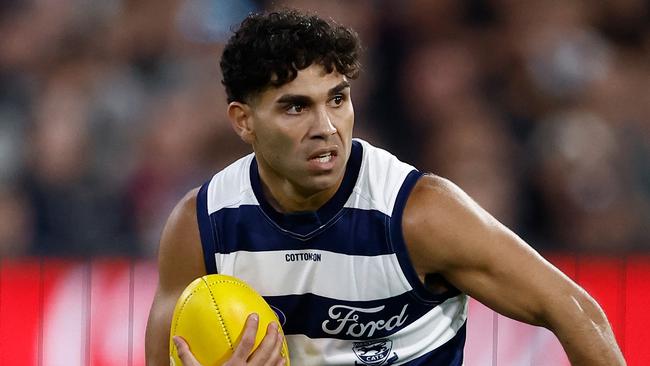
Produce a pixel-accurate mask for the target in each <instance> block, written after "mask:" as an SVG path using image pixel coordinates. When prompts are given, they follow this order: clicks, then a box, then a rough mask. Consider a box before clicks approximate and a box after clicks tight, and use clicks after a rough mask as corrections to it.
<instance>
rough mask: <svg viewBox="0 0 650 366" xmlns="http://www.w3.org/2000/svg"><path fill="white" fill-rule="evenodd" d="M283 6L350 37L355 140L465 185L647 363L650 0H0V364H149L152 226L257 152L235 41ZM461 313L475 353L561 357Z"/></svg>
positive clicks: (522, 330) (482, 361) (519, 360)
mask: <svg viewBox="0 0 650 366" xmlns="http://www.w3.org/2000/svg"><path fill="white" fill-rule="evenodd" d="M283 6H288V7H297V8H301V9H308V10H311V11H315V12H317V13H319V14H321V15H323V16H329V17H332V18H334V19H336V20H337V21H339V22H340V23H343V24H346V25H350V26H352V27H353V28H355V29H356V30H357V31H358V32H359V33H360V35H361V38H362V40H363V42H364V45H365V48H366V49H365V53H364V56H363V60H362V62H363V65H364V71H363V73H362V75H361V77H360V78H359V80H357V81H355V82H354V84H353V98H354V102H355V109H356V113H357V116H356V127H355V128H356V136H358V137H362V138H365V139H368V140H370V141H372V142H373V143H375V144H376V145H379V146H383V147H385V148H388V149H389V150H391V151H392V152H394V153H395V154H397V155H398V156H399V157H401V158H402V159H403V160H405V161H407V162H409V163H412V164H414V165H416V166H418V167H419V168H420V169H421V170H426V171H432V172H435V173H437V174H440V175H442V176H445V177H448V178H450V179H452V180H453V181H455V182H456V183H457V184H458V185H460V186H461V187H462V188H463V189H465V190H466V191H467V192H468V193H469V194H470V195H472V196H473V197H474V198H475V199H476V200H477V201H478V202H479V203H480V204H481V205H483V206H484V207H485V208H486V209H487V210H488V211H490V212H492V213H493V214H494V215H495V216H496V217H497V218H499V219H500V220H501V221H502V222H504V223H505V224H507V225H508V226H510V227H511V228H513V229H514V230H515V231H516V232H517V233H519V234H520V235H521V236H522V237H523V238H524V239H526V240H527V241H528V242H529V243H530V244H531V245H533V246H534V247H535V248H536V249H538V250H539V251H541V252H542V253H544V254H545V255H547V256H548V257H549V258H550V259H551V260H552V261H553V262H554V263H556V264H557V265H558V266H560V267H561V268H562V269H564V270H565V271H566V272H567V274H569V275H570V276H571V277H573V278H574V279H576V280H577V281H578V282H580V283H581V284H583V285H584V286H585V287H586V288H587V289H588V290H589V291H590V292H592V293H593V294H594V295H595V296H596V297H597V299H598V300H599V301H600V302H601V304H602V305H603V307H604V308H605V310H606V311H607V313H608V316H609V318H610V320H611V321H612V323H613V325H614V330H615V332H616V335H617V337H618V339H619V342H621V346H622V348H623V350H624V352H625V354H626V356H627V358H628V362H629V363H630V365H648V364H650V339H648V338H649V337H648V330H647V329H648V328H649V327H650V315H648V309H650V283H649V282H650V2H648V1H647V0H601V1H598V2H595V1H586V0H570V1H563V0H545V1H532V0H463V1H459V0H435V1H433V0H431V1H429V0H405V1H397V0H350V1H323V0H293V1H292V0H286V1H263V0H257V1H254V0H237V1H236V0H232V1H229V0H3V1H0V259H1V260H0V364H2V365H91V364H92V365H124V364H129V365H142V364H143V337H144V323H145V322H146V315H147V312H148V307H149V305H150V302H151V296H152V294H153V291H154V288H155V282H156V272H155V271H156V269H155V254H156V248H157V244H158V238H159V235H160V232H161V229H162V225H163V224H164V221H165V219H166V217H167V216H168V214H169V212H170V211H171V208H172V207H173V205H174V204H175V202H176V201H177V200H178V199H179V198H180V197H182V195H183V194H184V193H185V192H186V191H187V190H189V189H191V188H192V187H195V186H198V185H199V184H201V183H202V182H204V181H205V180H207V179H208V178H209V177H210V176H211V175H212V174H213V173H214V172H215V171H217V170H219V169H221V168H223V167H225V166H226V165H227V164H228V163H229V162H232V161H234V160H235V159H236V158H237V157H239V156H240V155H242V154H245V153H247V152H248V151H249V149H248V147H247V146H246V145H244V144H243V143H241V142H240V141H239V139H238V138H237V137H236V136H235V135H234V134H233V133H232V132H231V130H230V126H229V124H228V122H227V121H226V119H225V112H224V111H225V107H226V101H225V95H224V93H223V90H222V87H221V84H220V75H219V69H218V59H219V55H220V51H221V49H222V46H223V43H224V42H225V40H226V39H227V38H228V36H229V34H230V29H231V28H232V26H233V25H235V24H237V23H238V22H239V21H241V19H242V18H243V17H244V16H245V15H246V14H247V13H249V12H251V11H258V10H265V9H273V8H275V7H283ZM471 311H472V313H473V314H475V316H473V317H471V318H470V323H469V325H470V328H469V332H470V335H469V339H468V347H467V351H468V359H467V365H469V366H472V365H497V364H499V365H559V364H562V363H565V364H566V359H565V358H563V357H564V356H563V354H562V352H561V350H560V349H559V348H558V345H557V342H555V341H554V340H553V339H552V337H550V336H549V334H548V332H546V331H543V330H539V329H537V328H532V327H528V326H523V325H520V324H518V323H516V322H513V321H510V320H508V319H505V318H502V317H500V316H496V315H495V314H493V313H492V312H490V311H488V310H486V309H485V308H482V307H481V306H480V305H478V304H475V303H474V304H472V310H471Z"/></svg>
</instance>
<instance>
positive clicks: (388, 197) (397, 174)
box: [345, 139, 415, 216]
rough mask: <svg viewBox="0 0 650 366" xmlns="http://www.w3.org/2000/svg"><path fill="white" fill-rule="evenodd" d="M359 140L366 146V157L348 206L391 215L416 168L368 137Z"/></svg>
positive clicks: (364, 148)
mask: <svg viewBox="0 0 650 366" xmlns="http://www.w3.org/2000/svg"><path fill="white" fill-rule="evenodd" d="M355 140H356V141H358V142H359V143H361V145H362V146H363V161H362V163H361V168H360V169H359V178H358V179H357V184H356V185H355V187H354V193H353V194H352V195H350V198H348V201H347V202H346V203H345V207H349V208H359V209H365V210H377V211H379V212H381V213H383V214H385V215H387V216H391V215H392V214H393V206H394V205H395V199H396V198H397V194H398V193H399V190H400V188H401V187H402V183H404V179H405V178H406V176H407V175H408V174H409V173H410V172H411V171H412V170H413V169H415V168H413V167H412V166H410V165H408V164H406V163H403V162H401V161H399V160H398V159H397V158H396V157H395V156H394V155H392V154H390V153H389V152H387V151H385V150H382V149H379V148H376V147H374V146H372V145H370V144H369V143H367V142H366V141H363V140H361V139H355Z"/></svg>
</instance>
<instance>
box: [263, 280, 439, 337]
mask: <svg viewBox="0 0 650 366" xmlns="http://www.w3.org/2000/svg"><path fill="white" fill-rule="evenodd" d="M265 300H266V301H267V302H268V303H269V304H270V305H271V306H273V307H275V308H276V309H279V310H281V311H282V313H283V314H284V317H285V318H286V322H285V324H283V325H282V329H283V330H284V332H285V334H304V335H306V336H308V337H310V338H334V339H349V340H360V339H363V340H366V339H374V338H382V337H387V336H389V335H391V334H393V333H395V332H397V331H399V330H400V329H402V328H404V327H406V326H408V325H409V324H411V323H413V322H414V321H416V320H417V319H419V318H420V317H422V316H423V315H424V314H426V313H427V312H429V311H430V310H431V309H433V308H434V307H435V306H434V305H432V304H423V303H421V302H418V301H413V298H412V296H411V295H410V294H409V293H408V292H407V293H404V294H401V295H398V296H395V297H391V298H386V299H380V300H372V301H344V300H337V299H331V298H327V297H322V296H318V295H314V294H303V295H287V296H267V297H265ZM355 309H357V310H355ZM364 309H366V310H364Z"/></svg>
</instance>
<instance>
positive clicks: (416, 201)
mask: <svg viewBox="0 0 650 366" xmlns="http://www.w3.org/2000/svg"><path fill="white" fill-rule="evenodd" d="M413 195H415V197H411V198H410V199H409V202H408V203H407V207H406V211H405V220H404V231H405V232H404V235H405V239H406V240H407V243H408V245H409V248H410V251H411V254H412V258H413V262H414V264H415V266H416V268H417V269H418V270H419V271H422V272H436V273H440V274H442V275H443V276H444V277H445V278H446V279H447V280H448V281H449V282H450V283H452V284H453V285H454V286H455V287H457V288H458V289H460V290H461V291H463V292H465V293H467V294H468V295H470V296H472V297H474V298H476V299H477V300H479V301H480V302H482V303H484V304H485V305H487V306H489V307H490V308H492V309H494V310H496V311H498V312H500V313H502V314H504V315H507V316H510V317H512V318H515V319H517V320H521V321H525V322H527V323H531V324H539V325H542V324H543V323H544V321H543V320H542V319H541V318H543V316H544V314H543V313H544V312H545V311H546V310H547V309H545V307H546V306H548V304H549V301H548V296H549V295H552V294H553V295H557V294H563V293H564V294H566V293H570V292H572V291H575V290H576V288H577V286H575V285H573V284H572V283H571V281H570V280H568V278H566V276H564V275H562V274H561V273H560V272H559V271H558V270H556V269H555V268H554V267H553V266H552V265H550V264H549V263H548V262H547V261H546V260H544V259H543V258H542V257H541V256H540V255H539V254H538V253H537V252H535V251H534V250H533V249H532V248H530V247H529V246H528V245H527V244H526V243H525V242H524V241H523V240H521V239H520V238H519V237H517V236H516V235H515V234H514V233H512V232H511V231H510V230H509V229H507V228H506V227H505V226H503V225H502V224H500V223H499V222H498V221H497V220H496V219H494V218H493V217H492V216H491V215H489V214H488V213H487V212H485V211H484V210H483V209H482V208H481V207H479V206H478V205H477V204H476V203H475V202H474V201H472V200H471V199H470V198H469V197H468V196H467V195H466V194H465V193H464V192H462V190H460V189H459V188H458V187H456V186H455V185H453V183H451V182H449V181H446V180H444V179H442V178H437V177H425V179H424V180H423V182H420V183H418V186H416V189H415V190H414V192H413ZM407 215H408V219H407Z"/></svg>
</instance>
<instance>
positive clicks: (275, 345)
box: [173, 314, 285, 366]
mask: <svg viewBox="0 0 650 366" xmlns="http://www.w3.org/2000/svg"><path fill="white" fill-rule="evenodd" d="M258 322H259V317H258V315H257V314H251V315H249V316H248V319H246V325H245V327H244V334H243V335H242V339H241V341H240V342H239V344H238V345H237V347H235V351H234V352H233V355H232V357H231V358H230V360H228V362H226V363H225V364H223V366H242V365H251V366H253V365H254V366H283V365H284V364H285V360H284V358H283V357H282V355H281V352H280V351H281V350H282V343H283V337H282V334H280V331H279V327H278V324H277V323H275V322H273V323H271V324H269V326H268V328H267V329H266V335H265V336H264V339H263V340H262V343H260V345H259V346H258V347H257V349H256V350H255V352H253V353H252V354H251V351H252V350H253V346H254V345H255V335H256V334H257V325H258ZM173 340H174V345H176V350H177V351H178V357H179V358H180V359H181V361H183V365H184V366H201V364H200V363H199V361H197V360H196V358H194V355H192V352H190V347H189V346H188V345H187V342H185V340H184V339H183V338H181V337H178V336H176V337H174V339H173ZM249 355H250V356H249Z"/></svg>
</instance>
